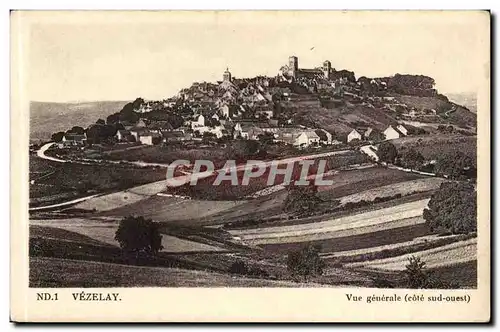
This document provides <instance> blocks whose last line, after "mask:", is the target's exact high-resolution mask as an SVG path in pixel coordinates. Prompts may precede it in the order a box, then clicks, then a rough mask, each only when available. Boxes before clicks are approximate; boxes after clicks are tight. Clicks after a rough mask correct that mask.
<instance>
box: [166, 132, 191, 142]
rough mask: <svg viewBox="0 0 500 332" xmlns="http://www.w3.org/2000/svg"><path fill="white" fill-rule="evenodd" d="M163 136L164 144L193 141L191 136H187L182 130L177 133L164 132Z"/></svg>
mask: <svg viewBox="0 0 500 332" xmlns="http://www.w3.org/2000/svg"><path fill="white" fill-rule="evenodd" d="M161 135H162V137H163V142H165V143H171V142H182V141H187V140H190V139H191V135H190V134H185V133H183V132H182V131H180V130H175V131H162V132H161Z"/></svg>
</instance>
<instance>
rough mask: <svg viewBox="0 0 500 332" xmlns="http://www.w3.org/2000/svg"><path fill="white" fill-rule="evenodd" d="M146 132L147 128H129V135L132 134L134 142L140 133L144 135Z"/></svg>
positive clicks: (147, 131) (137, 139)
mask: <svg viewBox="0 0 500 332" xmlns="http://www.w3.org/2000/svg"><path fill="white" fill-rule="evenodd" d="M148 133H149V129H147V128H143V127H135V128H132V129H130V135H132V136H133V137H134V138H135V140H136V142H138V141H139V137H140V136H141V135H146V134H148Z"/></svg>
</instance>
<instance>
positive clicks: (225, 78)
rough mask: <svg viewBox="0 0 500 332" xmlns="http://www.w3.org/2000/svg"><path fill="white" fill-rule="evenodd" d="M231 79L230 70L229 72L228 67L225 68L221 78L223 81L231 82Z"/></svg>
mask: <svg viewBox="0 0 500 332" xmlns="http://www.w3.org/2000/svg"><path fill="white" fill-rule="evenodd" d="M231 79H232V77H231V72H229V68H226V71H225V72H224V74H223V75H222V80H223V81H225V82H231Z"/></svg>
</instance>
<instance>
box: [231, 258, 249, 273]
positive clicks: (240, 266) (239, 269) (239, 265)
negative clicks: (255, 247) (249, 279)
mask: <svg viewBox="0 0 500 332" xmlns="http://www.w3.org/2000/svg"><path fill="white" fill-rule="evenodd" d="M229 272H230V273H232V274H247V273H248V267H247V265H246V263H245V262H244V261H242V260H237V261H235V262H234V263H233V264H231V267H230V268H229Z"/></svg>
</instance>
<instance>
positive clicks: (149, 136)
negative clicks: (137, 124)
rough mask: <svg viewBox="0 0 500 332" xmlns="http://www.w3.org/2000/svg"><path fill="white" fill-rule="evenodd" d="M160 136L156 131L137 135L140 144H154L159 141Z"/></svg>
mask: <svg viewBox="0 0 500 332" xmlns="http://www.w3.org/2000/svg"><path fill="white" fill-rule="evenodd" d="M161 139H162V136H161V135H160V134H158V133H152V132H148V133H145V134H142V135H140V136H139V141H140V142H141V144H145V145H156V144H159V143H160V142H161Z"/></svg>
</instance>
